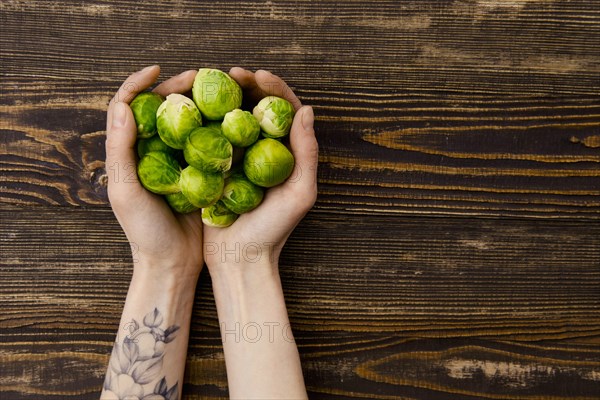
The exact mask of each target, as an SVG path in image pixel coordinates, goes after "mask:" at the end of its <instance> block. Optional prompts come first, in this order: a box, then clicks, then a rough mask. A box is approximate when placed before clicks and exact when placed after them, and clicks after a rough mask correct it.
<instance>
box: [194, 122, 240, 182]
mask: <svg viewBox="0 0 600 400" xmlns="http://www.w3.org/2000/svg"><path fill="white" fill-rule="evenodd" d="M232 155H233V147H232V146H231V143H229V141H228V140H227V139H225V136H223V135H222V134H221V132H219V130H218V129H216V128H207V127H204V126H202V127H200V128H196V129H194V130H193V131H192V133H191V134H190V136H189V137H188V140H187V142H186V144H185V147H184V148H183V156H184V157H185V160H186V161H187V163H188V164H189V165H191V166H193V167H195V168H197V169H200V170H202V171H208V172H223V171H227V170H228V169H229V168H231V160H232V158H231V157H232Z"/></svg>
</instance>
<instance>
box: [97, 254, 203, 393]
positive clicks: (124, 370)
mask: <svg viewBox="0 0 600 400" xmlns="http://www.w3.org/2000/svg"><path fill="white" fill-rule="evenodd" d="M195 285H196V279H190V278H187V279H184V278H183V277H181V276H177V275H176V274H175V273H165V272H156V270H153V269H151V268H148V267H147V266H144V265H136V267H135V270H134V273H133V277H132V280H131V284H130V286H129V292H128V294H127V299H126V301H125V306H124V308H123V314H122V317H121V322H120V325H119V331H118V332H117V338H116V340H115V345H114V347H113V351H112V354H111V357H110V361H109V366H108V371H107V375H106V380H105V383H104V387H103V389H104V390H103V392H102V396H101V398H102V399H113V398H125V397H126V396H128V395H134V396H138V397H139V398H142V397H144V396H147V395H149V394H160V395H163V397H164V398H166V399H171V398H181V387H182V384H183V372H184V368H185V360H186V353H187V344H188V336H189V326H190V318H191V312H192V305H193V302H194V292H195Z"/></svg>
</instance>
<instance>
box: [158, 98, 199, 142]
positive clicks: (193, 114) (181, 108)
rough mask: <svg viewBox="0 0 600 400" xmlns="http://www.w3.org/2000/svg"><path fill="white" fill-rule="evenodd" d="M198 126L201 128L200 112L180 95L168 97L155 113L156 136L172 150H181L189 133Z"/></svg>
mask: <svg viewBox="0 0 600 400" xmlns="http://www.w3.org/2000/svg"><path fill="white" fill-rule="evenodd" d="M199 126H202V115H200V111H198V108H197V107H196V105H195V104H194V102H193V101H192V100H191V99H190V98H188V97H185V96H184V95H182V94H178V93H173V94H170V95H168V96H167V99H166V100H165V101H164V102H163V103H162V104H161V105H160V107H159V108H158V111H157V112H156V127H157V129H158V135H159V136H160V138H161V139H162V140H163V141H164V142H165V143H166V144H168V145H169V146H171V147H173V148H174V149H183V146H184V145H185V141H186V140H187V138H188V136H189V135H190V132H192V131H193V130H194V129H196V128H197V127H199Z"/></svg>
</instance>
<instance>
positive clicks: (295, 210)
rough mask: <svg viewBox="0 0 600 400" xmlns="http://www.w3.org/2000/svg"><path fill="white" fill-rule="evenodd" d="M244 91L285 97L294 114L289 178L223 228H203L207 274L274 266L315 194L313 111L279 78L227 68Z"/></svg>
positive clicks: (268, 269) (252, 96) (254, 98)
mask: <svg viewBox="0 0 600 400" xmlns="http://www.w3.org/2000/svg"><path fill="white" fill-rule="evenodd" d="M229 74H230V75H231V77H232V78H233V79H235V80H236V81H237V82H238V83H239V84H240V86H241V87H242V89H243V91H244V99H247V98H249V99H250V100H252V101H253V102H254V103H257V102H258V101H259V100H260V99H261V98H263V97H265V96H269V95H274V96H279V97H282V98H285V99H287V100H288V101H290V102H291V103H292V104H293V106H294V108H295V110H296V115H295V117H294V122H293V125H292V128H291V132H290V150H291V152H292V154H293V155H294V158H295V166H294V170H293V172H292V175H291V176H290V178H289V179H288V180H287V181H285V182H284V183H282V184H281V185H278V186H276V187H273V188H271V189H268V190H267V191H266V193H265V197H264V199H263V202H262V203H261V204H260V205H259V206H258V207H257V208H256V209H254V210H253V211H251V212H249V213H246V214H242V215H241V216H240V217H239V218H238V219H237V220H236V221H235V222H234V223H233V225H231V226H229V227H227V228H215V227H210V226H206V225H205V226H204V248H205V250H204V253H205V261H206V265H207V267H208V269H209V271H210V273H211V276H213V279H214V278H215V276H216V275H222V274H225V275H227V274H230V273H240V272H244V271H247V270H248V267H250V266H252V267H254V268H251V269H256V268H260V269H261V270H262V271H263V272H267V273H272V272H273V271H274V270H276V269H277V261H278V259H279V254H280V252H281V249H282V247H283V245H284V244H285V241H286V240H287V238H288V237H289V235H290V234H291V232H292V231H293V230H294V228H295V226H296V225H297V224H298V222H300V220H301V219H302V218H303V217H304V215H306V213H307V212H308V211H309V210H310V209H311V208H312V206H313V204H314V203H315V200H316V198H317V163H318V152H319V151H318V144H317V140H316V138H315V133H314V129H313V120H314V116H313V110H312V108H311V107H308V106H304V107H302V104H301V103H300V100H298V98H297V97H296V95H295V94H294V93H293V92H292V90H291V89H290V88H289V87H288V86H287V84H286V83H285V82H284V81H283V80H282V79H281V78H279V77H277V76H275V75H273V74H271V73H269V72H267V71H264V70H259V71H257V72H256V73H253V72H250V71H247V70H245V69H242V68H238V67H235V68H232V69H231V71H230V72H229Z"/></svg>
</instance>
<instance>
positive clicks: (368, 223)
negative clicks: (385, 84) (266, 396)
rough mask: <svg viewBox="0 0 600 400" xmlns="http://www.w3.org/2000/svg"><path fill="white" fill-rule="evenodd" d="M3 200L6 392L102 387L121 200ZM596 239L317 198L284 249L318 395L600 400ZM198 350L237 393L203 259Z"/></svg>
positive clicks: (589, 229) (212, 391)
mask: <svg viewBox="0 0 600 400" xmlns="http://www.w3.org/2000/svg"><path fill="white" fill-rule="evenodd" d="M4 208H5V210H3V211H0V217H1V219H2V223H3V230H4V232H5V234H4V236H3V237H2V241H1V242H0V243H1V244H2V253H3V254H4V255H5V256H4V257H3V258H2V261H1V263H0V282H3V283H4V284H3V285H2V286H1V289H0V302H1V304H3V313H2V314H1V315H0V328H1V333H0V370H2V371H3V375H4V378H2V379H0V393H5V394H6V395H7V396H10V397H9V398H95V396H97V389H98V388H99V386H100V384H101V381H102V377H103V374H104V369H105V367H106V363H107V359H108V354H109V350H110V346H111V341H112V340H113V337H114V334H115V331H116V330H117V328H118V326H117V324H118V319H119V312H118V310H120V309H121V307H122V304H123V302H124V299H125V294H126V290H127V286H128V281H129V276H130V272H131V264H132V259H133V260H134V259H135V254H134V256H133V258H132V257H131V255H130V245H129V243H128V242H127V241H126V239H125V237H124V235H123V233H122V232H121V230H120V228H119V226H118V224H117V223H116V221H115V219H114V217H113V215H112V213H111V212H110V210H107V209H101V208H94V209H82V208H60V209H57V208H56V207H35V208H34V209H13V208H7V207H4ZM15 215H18V216H19V218H14V216H15ZM40 227H43V228H40ZM382 227H385V229H382ZM424 227H427V228H426V229H424ZM359 229H360V230H359ZM358 236H360V237H361V239H357V237H358ZM599 237H600V226H598V224H591V223H588V222H582V221H568V220H547V221H546V220H538V219H471V218H434V217H418V218H414V217H399V216H395V217H384V216H372V215H363V214H346V213H344V214H333V213H331V212H323V211H315V212H312V213H311V214H309V216H308V217H307V218H306V219H305V220H304V221H303V223H302V224H301V225H300V226H299V227H298V229H297V230H296V231H295V233H294V234H293V235H292V237H291V238H290V241H289V242H288V245H287V246H286V247H285V249H284V253H283V255H282V260H281V273H282V280H283V283H284V290H285V292H286V298H287V303H288V307H289V312H290V318H291V322H292V325H293V328H294V331H295V335H296V336H297V340H298V343H299V345H300V352H301V354H302V360H303V364H302V365H303V368H304V372H305V376H306V381H307V385H308V387H309V389H310V391H311V393H312V395H313V396H314V398H325V399H329V398H331V399H341V398H356V399H359V398H382V399H391V398H399V397H400V396H404V397H406V398H415V399H445V398H449V397H451V398H456V399H468V398H490V399H492V398H503V399H542V398H556V399H563V398H590V399H591V398H593V395H594V393H597V390H598V389H599V388H600V375H599V374H600V348H599V345H600V314H599V313H598V310H599V307H600V291H598V287H600V243H599V240H600V239H598V238H599ZM134 247H135V246H134ZM265 334H266V333H265ZM189 351H190V354H189V358H188V368H187V378H186V389H185V392H186V393H188V394H189V395H190V396H191V397H190V398H194V397H193V396H194V395H195V396H197V397H196V398H212V397H214V398H220V397H223V396H226V394H227V392H226V377H225V370H224V363H223V354H222V348H221V344H220V336H219V333H218V322H217V319H216V311H215V307H214V301H213V296H212V292H211V289H210V278H209V276H208V275H207V274H206V273H203V276H202V277H201V284H200V287H199V288H198V297H197V300H196V304H195V309H194V316H193V322H192V330H191V339H190V350H189ZM377 396H378V397H377ZM549 396H554V397H549Z"/></svg>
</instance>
